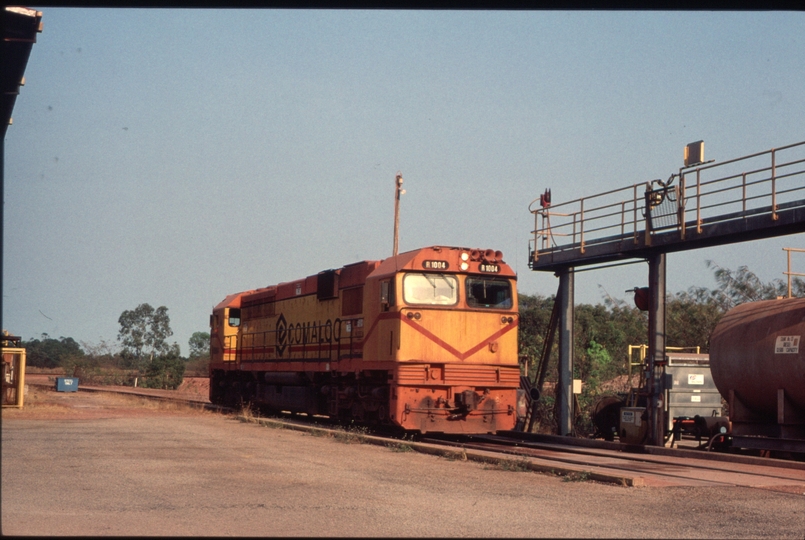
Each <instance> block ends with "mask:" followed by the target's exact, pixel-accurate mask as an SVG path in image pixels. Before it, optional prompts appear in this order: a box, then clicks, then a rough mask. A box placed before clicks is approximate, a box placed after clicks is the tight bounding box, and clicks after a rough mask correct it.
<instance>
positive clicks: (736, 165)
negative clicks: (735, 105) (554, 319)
mask: <svg viewBox="0 0 805 540" xmlns="http://www.w3.org/2000/svg"><path fill="white" fill-rule="evenodd" d="M676 178H678V179H679V184H678V186H671V181H673V180H674V179H676ZM803 180H805V141H803V142H799V143H795V144H790V145H786V146H783V147H780V148H772V149H770V150H766V151H763V152H757V153H754V154H750V155H747V156H743V157H740V158H736V159H730V160H727V161H723V162H719V163H713V164H701V165H698V166H695V167H691V168H688V169H681V170H680V172H679V174H675V175H673V176H672V177H671V181H669V182H662V181H660V180H651V181H648V182H641V183H637V184H633V185H631V186H627V187H623V188H619V189H613V190H609V191H605V192H603V193H599V194H597V195H592V196H590V197H581V198H578V199H574V200H571V201H568V202H564V203H560V204H553V205H552V204H550V203H549V204H546V205H544V206H542V204H544V203H543V201H542V200H541V199H535V200H534V201H532V202H531V204H529V207H528V208H529V211H530V212H531V213H532V214H533V215H534V228H533V230H532V231H531V234H532V235H533V236H532V238H531V239H530V240H529V253H530V260H529V266H530V267H531V268H532V269H540V268H545V269H549V268H547V267H549V266H551V264H552V260H554V259H555V256H556V255H557V254H564V259H563V260H565V259H567V256H568V255H569V254H570V253H569V252H575V253H576V254H577V255H578V258H579V259H583V258H584V257H585V253H586V252H587V251H588V250H589V249H590V248H591V247H593V246H596V247H597V249H596V253H598V254H599V255H600V253H601V252H602V250H603V251H604V252H606V251H607V250H611V251H612V252H613V253H615V252H618V251H622V250H624V249H628V246H629V245H632V246H634V247H635V248H637V247H641V248H642V247H647V246H651V245H652V239H653V238H654V237H655V236H658V235H665V234H668V233H674V234H676V235H678V241H680V242H684V241H685V240H690V239H694V238H698V237H699V236H700V235H702V233H703V227H705V226H706V225H707V224H708V223H711V224H712V223H723V222H727V221H729V222H735V223H738V222H739V221H740V220H742V219H745V218H746V217H747V216H750V215H759V214H768V215H769V216H770V219H771V220H772V221H777V220H778V218H779V214H780V212H785V211H790V210H794V209H798V208H802V207H805V181H803ZM672 190H673V191H672ZM672 192H673V193H677V195H678V196H677V200H676V201H675V202H674V201H673V200H672V199H669V198H668V196H669V194H671V193H672ZM537 201H540V203H541V206H539V207H535V203H536V202H537ZM655 203H656V204H655ZM652 217H653V218H654V220H655V224H654V226H653V227H652V222H651V219H652ZM658 220H661V221H659V222H658ZM627 242H628V243H627ZM608 245H609V247H607V246H608ZM548 255H551V256H554V257H553V258H551V257H549V260H548V261H546V262H545V264H544V266H542V265H541V263H540V262H539V261H540V258H541V257H544V256H548Z"/></svg>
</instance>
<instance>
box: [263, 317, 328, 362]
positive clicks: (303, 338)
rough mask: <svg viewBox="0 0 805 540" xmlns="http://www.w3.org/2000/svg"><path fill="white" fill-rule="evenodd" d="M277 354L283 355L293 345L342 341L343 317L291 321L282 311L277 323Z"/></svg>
mask: <svg viewBox="0 0 805 540" xmlns="http://www.w3.org/2000/svg"><path fill="white" fill-rule="evenodd" d="M276 334H277V345H276V349H277V356H282V355H283V354H284V353H285V350H286V349H287V348H288V347H290V346H291V345H308V344H320V343H338V342H339V341H341V319H338V318H337V319H335V320H334V321H333V320H330V319H327V320H326V321H325V322H324V323H322V322H321V321H315V322H314V321H309V322H304V323H290V322H288V321H287V320H286V319H285V315H283V314H282V313H280V316H279V317H278V318H277V325H276Z"/></svg>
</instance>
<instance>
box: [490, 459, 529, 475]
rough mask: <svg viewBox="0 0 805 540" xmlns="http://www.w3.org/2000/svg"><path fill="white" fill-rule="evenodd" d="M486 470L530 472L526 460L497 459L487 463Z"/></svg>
mask: <svg viewBox="0 0 805 540" xmlns="http://www.w3.org/2000/svg"><path fill="white" fill-rule="evenodd" d="M487 464H488V466H487V467H485V468H487V469H495V470H499V471H508V472H529V471H531V467H530V466H529V465H530V462H529V461H528V459H526V458H517V459H498V460H494V461H489V462H487Z"/></svg>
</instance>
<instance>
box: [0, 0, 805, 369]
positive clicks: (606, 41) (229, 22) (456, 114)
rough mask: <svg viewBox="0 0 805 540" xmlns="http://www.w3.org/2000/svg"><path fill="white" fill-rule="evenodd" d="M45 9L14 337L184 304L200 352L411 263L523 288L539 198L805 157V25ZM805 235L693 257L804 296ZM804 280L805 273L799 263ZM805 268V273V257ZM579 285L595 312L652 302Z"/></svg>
mask: <svg viewBox="0 0 805 540" xmlns="http://www.w3.org/2000/svg"><path fill="white" fill-rule="evenodd" d="M41 11H43V14H44V15H43V22H44V32H43V33H42V34H40V35H39V37H38V42H37V43H36V45H34V48H33V51H32V53H31V57H30V60H29V62H28V67H27V70H26V74H25V75H26V85H25V86H24V87H23V88H22V91H21V93H20V96H19V97H18V99H17V102H16V106H15V109H14V114H13V117H14V124H13V125H12V126H10V127H9V129H8V132H7V135H6V146H5V149H6V171H5V194H4V195H5V223H4V233H3V234H4V235H5V254H4V257H5V259H4V268H3V326H4V328H6V329H8V330H9V331H10V332H11V333H12V334H17V335H22V336H23V338H25V339H31V338H36V337H39V335H40V334H41V333H43V332H46V333H48V334H49V335H50V336H51V337H59V336H70V337H73V338H75V339H76V340H78V341H86V342H89V343H98V342H99V341H100V340H101V339H104V340H107V341H109V342H114V341H115V339H116V336H117V331H118V328H119V326H118V324H117V319H118V317H119V316H120V314H121V312H123V311H124V310H127V309H133V308H135V307H136V306H137V305H138V304H140V303H144V302H148V303H150V304H151V305H152V306H154V307H158V306H160V305H165V306H167V307H168V308H169V311H168V313H169V315H170V317H171V325H172V327H173V330H174V332H175V334H174V336H173V337H172V338H171V341H174V340H175V341H176V342H178V343H179V344H180V346H181V348H182V352H183V354H187V350H188V347H187V341H188V339H189V337H190V335H191V334H192V333H193V332H195V331H207V329H208V328H207V325H208V316H209V313H210V310H211V308H212V306H213V305H215V304H216V303H218V302H219V301H220V300H222V299H223V298H224V296H226V295H227V294H229V293H232V292H237V291H240V290H244V289H252V288H257V287H262V286H266V285H270V284H274V283H278V282H282V281H289V280H293V279H297V278H300V277H304V276H306V275H310V274H315V273H317V272H319V271H321V270H324V269H327V268H334V267H339V266H342V265H344V264H348V263H351V262H355V261H358V260H362V259H381V258H384V257H386V256H389V255H390V254H391V250H392V230H393V195H394V176H395V173H396V172H397V171H401V172H402V174H403V177H404V179H405V185H404V187H405V189H406V190H407V193H406V194H405V195H404V196H403V198H402V210H401V225H400V249H401V251H405V250H408V249H414V248H418V247H422V246H427V245H433V244H441V245H459V246H465V247H479V248H493V249H499V250H502V251H503V253H504V255H505V259H506V261H507V262H508V263H510V264H511V265H512V266H513V267H514V268H515V269H516V270H517V271H518V274H519V284H520V291H521V292H525V293H529V294H534V293H539V294H543V295H550V294H553V293H555V291H556V287H557V280H556V278H555V277H553V276H552V275H550V274H542V273H535V272H532V271H530V270H529V269H528V263H527V260H528V239H529V236H530V231H531V230H532V228H533V218H532V216H531V214H530V213H529V212H528V204H529V203H530V202H531V201H532V200H533V199H535V198H537V197H538V196H539V194H540V193H541V192H542V191H543V190H544V189H546V188H551V189H552V192H553V200H554V202H555V203H558V202H562V201H566V200H570V199H575V198H578V197H581V196H585V195H593V194H596V193H599V192H602V191H607V190H610V189H615V188H619V187H625V186H629V185H632V184H635V183H638V182H643V181H646V180H650V179H653V178H667V177H668V176H670V174H671V173H674V172H676V171H678V169H679V167H680V166H681V164H682V163H681V161H682V149H683V147H684V146H685V144H687V143H689V142H692V141H696V140H699V139H703V140H704V141H705V143H706V157H707V158H708V159H716V160H719V161H723V160H727V159H732V158H736V157H740V156H743V155H746V154H750V153H754V152H758V151H763V150H767V149H770V148H772V147H778V146H783V145H786V144H790V143H794V142H799V141H802V140H805V14H803V13H801V12H796V13H780V12H770V13H764V12H747V13H711V12H696V13H675V12H673V13H665V12H640V13H629V12H572V13H563V12H489V11H483V12H471V11H469V12H468V11H461V12H416V11H413V12H409V11H402V12H398V11H348V10H347V11H316V10H305V11H283V10H280V11H277V10H258V11H249V10H230V11H219V10H201V9H197V10H167V9H165V10H123V9H53V8H45V9H42V10H41ZM783 247H800V248H802V247H805V235H803V234H798V235H794V236H788V237H783V238H778V239H772V240H764V241H758V242H752V243H746V244H736V245H732V246H726V247H720V248H714V249H708V250H699V251H693V252H688V253H685V254H671V255H669V257H668V291H669V292H677V291H681V290H686V289H687V288H688V287H691V286H705V287H713V286H715V282H714V280H713V278H712V271H711V270H708V269H707V267H706V266H705V260H707V259H712V260H715V261H716V262H717V263H718V264H719V265H721V266H723V267H727V268H733V269H734V268H737V267H738V266H739V265H747V266H749V268H750V269H751V270H753V271H755V272H756V273H757V274H758V275H759V276H760V277H761V278H762V279H763V280H764V281H770V280H772V279H775V278H783V277H784V276H783V274H782V272H783V271H785V269H786V266H785V263H786V259H785V253H784V252H783V251H782V248H783ZM795 264H796V258H795ZM798 264H799V266H800V268H801V271H805V258H803V259H802V260H801V262H799V263H798ZM646 280H647V271H646V268H645V265H637V266H630V267H624V268H619V269H616V270H615V269H612V270H600V271H595V272H585V273H583V274H579V275H578V276H577V279H576V289H577V293H576V301H577V302H580V303H598V302H600V301H601V299H602V291H604V290H605V291H606V292H608V293H609V294H611V295H612V296H615V297H618V298H624V299H627V298H629V295H627V294H625V293H624V291H625V290H626V289H627V288H632V287H634V286H636V285H640V286H643V285H645V284H646Z"/></svg>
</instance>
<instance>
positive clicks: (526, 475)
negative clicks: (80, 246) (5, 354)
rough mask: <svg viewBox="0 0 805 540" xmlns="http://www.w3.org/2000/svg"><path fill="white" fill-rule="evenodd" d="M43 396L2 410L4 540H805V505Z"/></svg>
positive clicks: (136, 404)
mask: <svg viewBox="0 0 805 540" xmlns="http://www.w3.org/2000/svg"><path fill="white" fill-rule="evenodd" d="M30 394H31V395H29V398H28V400H27V401H26V408H25V409H23V410H14V409H4V410H3V418H2V420H3V422H2V522H1V523H2V534H3V535H37V536H51V535H81V536H87V535H90V536H94V535H126V536H131V535H134V536H142V535H159V536H176V535H190V536H227V535H233V536H301V537H308V536H327V537H331V536H350V537H354V536H386V537H390V536H394V537H583V538H589V537H607V538H612V537H619V538H796V539H802V538H804V537H805V496H803V495H802V494H794V493H781V492H772V491H764V490H760V489H753V488H738V487H731V486H724V487H714V488H691V487H667V488H626V487H618V486H613V485H607V484H599V483H594V482H584V481H570V482H568V481H564V480H563V479H562V478H560V477H556V476H552V475H546V474H538V473H534V472H522V471H510V470H503V469H501V468H500V467H497V466H492V465H484V464H480V463H475V462H471V461H458V460H450V459H446V458H443V457H436V456H432V455H424V454H419V453H416V452H413V451H400V450H392V449H390V448H385V447H380V446H374V445H366V444H358V443H354V442H352V443H351V442H349V440H348V439H349V438H348V437H343V438H334V437H330V436H314V435H310V434H306V433H302V432H297V431H291V430H285V429H277V428H268V427H264V426H261V425H258V424H254V423H245V422H241V421H239V420H237V419H235V418H233V417H231V416H225V415H222V414H218V413H211V412H207V411H203V410H200V409H197V408H192V407H189V406H184V405H176V404H171V403H157V404H154V403H151V402H147V401H145V400H141V399H139V398H135V397H132V396H115V395H109V394H98V393H94V394H91V393H83V392H79V393H70V394H65V393H56V392H52V391H49V390H45V389H41V388H35V387H32V390H31V392H30ZM403 450H404V449H403Z"/></svg>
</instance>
